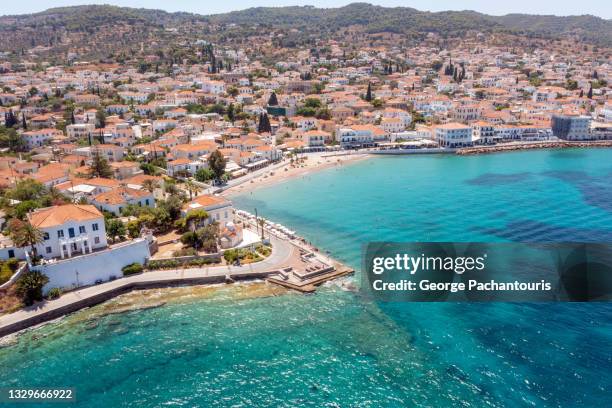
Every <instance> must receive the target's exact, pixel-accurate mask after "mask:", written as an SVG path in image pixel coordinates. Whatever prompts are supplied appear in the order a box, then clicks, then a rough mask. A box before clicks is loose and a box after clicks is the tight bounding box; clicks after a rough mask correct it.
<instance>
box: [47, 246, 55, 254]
mask: <svg viewBox="0 0 612 408" xmlns="http://www.w3.org/2000/svg"><path fill="white" fill-rule="evenodd" d="M45 251H46V252H47V253H48V254H50V253H51V251H53V250H52V249H51V247H46V248H45Z"/></svg>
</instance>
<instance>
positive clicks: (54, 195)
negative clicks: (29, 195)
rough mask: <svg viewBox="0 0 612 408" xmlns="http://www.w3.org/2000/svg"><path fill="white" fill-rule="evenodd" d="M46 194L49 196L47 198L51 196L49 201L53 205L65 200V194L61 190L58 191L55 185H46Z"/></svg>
mask: <svg viewBox="0 0 612 408" xmlns="http://www.w3.org/2000/svg"><path fill="white" fill-rule="evenodd" d="M47 195H48V196H49V198H51V202H52V204H53V205H59V204H64V203H65V202H66V201H67V200H66V196H65V195H64V194H62V192H61V191H59V189H57V188H56V187H55V186H50V187H47Z"/></svg>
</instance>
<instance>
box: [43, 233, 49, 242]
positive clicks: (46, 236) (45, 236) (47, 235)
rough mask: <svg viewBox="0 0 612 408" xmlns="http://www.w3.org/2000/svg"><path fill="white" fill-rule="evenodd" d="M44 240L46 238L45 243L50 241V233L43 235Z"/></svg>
mask: <svg viewBox="0 0 612 408" xmlns="http://www.w3.org/2000/svg"><path fill="white" fill-rule="evenodd" d="M43 238H44V240H45V241H48V240H49V233H48V232H45V233H44V234H43Z"/></svg>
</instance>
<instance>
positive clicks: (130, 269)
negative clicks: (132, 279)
mask: <svg viewBox="0 0 612 408" xmlns="http://www.w3.org/2000/svg"><path fill="white" fill-rule="evenodd" d="M143 270H144V268H143V267H142V265H141V264H140V263H138V262H134V263H132V264H129V265H126V266H124V267H123V268H121V271H122V272H123V276H129V275H135V274H137V273H142V271H143Z"/></svg>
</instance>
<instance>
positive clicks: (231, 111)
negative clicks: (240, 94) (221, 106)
mask: <svg viewBox="0 0 612 408" xmlns="http://www.w3.org/2000/svg"><path fill="white" fill-rule="evenodd" d="M235 117H236V116H235V114H234V104H233V103H230V104H229V107H228V108H227V118H228V119H229V120H230V122H232V124H234V119H235Z"/></svg>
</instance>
